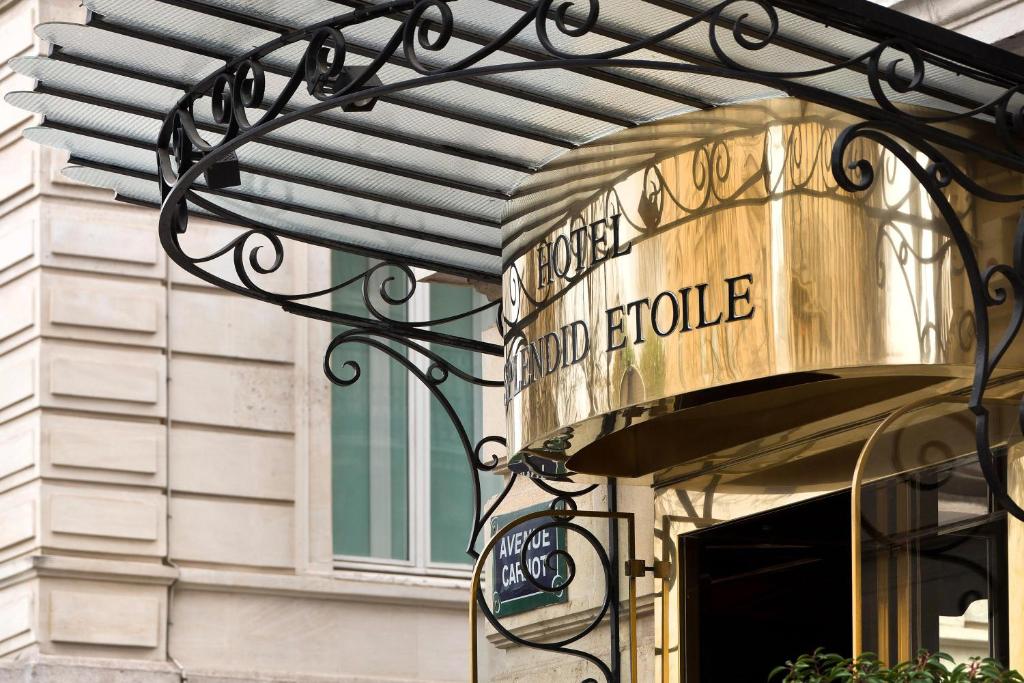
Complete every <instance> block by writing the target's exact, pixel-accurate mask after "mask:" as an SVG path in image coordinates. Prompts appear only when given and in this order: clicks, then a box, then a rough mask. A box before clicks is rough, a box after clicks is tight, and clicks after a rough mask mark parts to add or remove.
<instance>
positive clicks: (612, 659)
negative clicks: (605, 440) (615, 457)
mask: <svg viewBox="0 0 1024 683" xmlns="http://www.w3.org/2000/svg"><path fill="white" fill-rule="evenodd" d="M618 511H619V489H618V484H617V482H616V480H615V477H609V478H608V512H611V513H616V512H618ZM608 560H609V562H610V564H611V583H610V584H609V585H608V594H609V595H608V597H609V599H610V606H611V610H610V613H609V618H610V621H609V623H608V634H609V645H610V647H611V651H610V652H609V657H608V664H609V665H610V668H611V670H612V680H614V681H615V682H616V683H619V681H621V680H622V653H621V651H620V650H619V572H620V571H621V565H622V563H621V562H619V520H618V519H617V518H615V517H611V518H609V519H608Z"/></svg>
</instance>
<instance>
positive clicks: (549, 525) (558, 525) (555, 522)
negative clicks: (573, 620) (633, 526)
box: [476, 500, 618, 683]
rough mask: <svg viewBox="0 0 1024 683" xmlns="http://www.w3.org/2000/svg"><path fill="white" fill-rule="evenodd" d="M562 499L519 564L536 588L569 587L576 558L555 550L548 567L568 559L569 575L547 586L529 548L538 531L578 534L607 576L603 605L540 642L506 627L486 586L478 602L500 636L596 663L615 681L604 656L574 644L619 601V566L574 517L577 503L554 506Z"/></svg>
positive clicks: (608, 681)
mask: <svg viewBox="0 0 1024 683" xmlns="http://www.w3.org/2000/svg"><path fill="white" fill-rule="evenodd" d="M558 502H559V501H557V500H556V501H554V502H553V503H552V507H551V508H550V521H547V522H544V523H542V524H540V525H538V526H537V527H536V528H535V529H533V530H532V531H531V532H530V533H529V534H528V535H527V537H526V539H525V541H524V543H523V547H522V549H521V550H520V552H519V560H518V561H519V566H520V569H521V570H522V572H523V576H524V578H526V580H527V581H528V582H529V583H530V584H531V585H533V586H534V587H535V588H536V589H538V590H540V591H542V592H545V593H559V592H561V591H563V590H566V589H567V588H568V587H569V586H570V584H572V583H573V581H575V579H576V577H577V576H578V574H577V572H576V559H575V558H574V557H573V556H572V555H571V554H569V553H568V552H567V551H563V550H556V551H552V552H551V553H550V554H549V555H548V557H547V558H546V559H545V561H546V562H547V563H548V564H547V566H548V567H549V568H551V569H555V568H556V567H557V563H558V561H559V560H561V561H563V562H565V565H566V576H565V577H559V578H561V579H562V580H561V581H558V582H555V583H553V584H552V585H551V586H546V585H545V584H543V583H542V582H541V581H539V580H538V578H537V577H536V576H534V574H533V571H532V569H531V567H530V563H529V560H528V556H527V552H528V549H529V544H530V542H531V541H532V540H533V539H534V538H535V537H536V536H537V534H540V533H543V532H544V531H545V530H551V529H556V530H559V529H561V530H565V531H566V532H567V533H573V534H576V535H578V536H579V537H580V538H581V539H582V540H583V541H584V542H585V543H586V545H587V546H589V548H590V549H591V550H592V551H593V552H594V554H595V556H596V557H597V565H598V566H599V567H600V571H601V575H602V577H603V579H604V581H603V584H604V592H603V595H602V597H601V600H600V605H599V607H598V608H597V610H596V612H595V613H594V615H593V616H592V617H591V618H590V619H588V620H587V621H586V622H585V623H584V624H582V626H580V627H579V628H578V629H577V630H575V631H574V632H572V633H570V634H568V635H566V636H563V637H561V638H559V639H557V640H553V641H549V642H538V641H535V640H532V639H530V638H526V637H523V636H520V635H517V634H515V633H513V632H512V631H510V630H509V629H507V628H505V626H504V625H503V624H502V623H501V621H500V620H499V619H498V617H497V615H495V614H494V612H493V610H491V608H490V605H489V604H488V603H487V599H486V596H485V595H484V592H483V589H482V588H481V589H478V590H477V596H476V602H477V605H479V607H480V611H481V612H482V613H483V615H484V618H485V619H487V621H488V623H490V625H491V626H492V627H493V628H494V630H495V631H497V632H498V633H499V634H500V635H501V636H503V637H504V638H507V639H508V640H509V641H511V642H513V643H515V644H517V645H520V646H523V647H527V648H532V649H535V650H543V651H547V652H556V653H558V654H564V655H569V656H572V657H576V658H578V659H582V660H584V661H586V662H588V663H590V664H591V665H593V666H594V667H595V668H596V669H597V670H598V671H600V672H601V676H602V677H603V679H604V680H605V682H606V683H613V682H614V681H615V680H616V678H615V676H614V675H613V673H612V668H611V667H610V666H608V664H606V663H605V662H604V661H602V660H601V658H599V657H597V656H596V655H593V654H591V653H589V652H586V651H584V650H580V649H578V648H575V647H571V646H573V645H575V644H576V643H578V642H579V641H580V640H582V639H583V638H585V637H586V636H588V635H589V634H591V633H593V631H594V630H595V629H596V628H597V627H598V626H600V625H601V623H602V622H603V621H604V619H605V616H606V615H607V614H608V612H609V611H611V610H612V609H613V604H612V603H613V600H615V601H617V600H618V596H617V595H614V594H613V590H612V588H613V586H615V585H616V584H615V578H614V572H615V571H617V570H618V568H617V567H612V562H611V559H610V557H609V554H608V551H606V550H605V548H604V545H603V544H602V543H601V541H600V540H599V539H598V538H597V536H596V535H595V534H594V533H593V532H592V531H591V530H590V529H587V528H586V527H584V526H582V525H580V524H579V523H577V522H576V521H574V519H575V516H576V515H575V513H576V512H577V511H576V508H575V503H574V502H572V503H571V507H568V508H566V509H558V508H556V507H555V505H556V504H557V503H558ZM531 516H532V517H538V516H541V515H539V513H536V514H533V515H531ZM511 528H514V527H513V525H512V524H510V525H508V527H506V528H505V529H502V530H500V531H499V532H498V534H497V535H498V536H501V535H502V534H504V533H507V532H509V531H511ZM588 682H593V683H596V681H595V679H593V678H587V679H584V681H583V683H588Z"/></svg>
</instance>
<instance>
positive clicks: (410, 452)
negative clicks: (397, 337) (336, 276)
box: [331, 273, 485, 579]
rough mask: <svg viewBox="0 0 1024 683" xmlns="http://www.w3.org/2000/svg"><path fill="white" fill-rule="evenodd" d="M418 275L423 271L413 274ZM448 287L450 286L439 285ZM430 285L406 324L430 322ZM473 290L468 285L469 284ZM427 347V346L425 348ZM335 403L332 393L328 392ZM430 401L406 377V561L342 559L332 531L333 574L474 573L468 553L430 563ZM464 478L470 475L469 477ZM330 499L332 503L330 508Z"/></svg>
mask: <svg viewBox="0 0 1024 683" xmlns="http://www.w3.org/2000/svg"><path fill="white" fill-rule="evenodd" d="M417 275H418V276H421V275H422V273H417ZM438 284H449V283H438ZM433 286H434V284H433V283H431V282H429V281H423V280H422V279H421V280H420V281H419V283H418V285H417V295H416V296H414V297H413V298H412V299H411V300H410V301H409V303H408V304H407V306H408V308H407V313H408V317H409V319H410V320H429V319H430V318H431V311H430V302H431V298H430V295H431V289H432V287H433ZM465 286H466V287H469V288H470V289H471V290H472V285H471V284H467V285H465ZM472 292H473V305H474V306H477V305H479V304H480V302H479V299H480V297H481V295H480V294H479V293H478V292H476V291H475V290H472ZM481 328H482V326H481V321H480V320H479V319H478V318H477V317H474V319H473V334H474V336H475V337H479V336H480V335H481V332H482V329H481ZM427 347H428V348H429V344H428V345H427ZM407 357H408V358H409V359H410V360H411V361H412V362H413V364H414V365H415V366H416V367H417V368H419V369H420V370H421V371H423V372H427V370H428V368H429V366H430V361H429V359H427V358H424V357H422V356H420V355H418V354H416V353H408V354H407ZM473 366H474V367H473V369H474V374H476V375H479V374H480V370H481V368H480V366H481V360H480V358H479V356H478V355H477V356H474V361H473ZM474 392H475V396H476V398H477V406H478V408H479V409H478V410H476V411H475V414H474V424H473V425H467V427H470V428H471V429H472V430H473V431H472V432H471V436H472V435H473V434H477V433H479V432H480V431H481V427H482V421H483V419H482V414H483V401H484V393H485V392H483V390H482V389H481V388H480V387H475V386H474ZM332 400H333V392H332ZM433 403H434V398H433V397H432V396H431V394H430V390H429V389H427V387H426V386H424V385H423V384H422V383H420V382H418V381H416V380H415V378H412V377H410V381H409V382H408V384H407V386H406V409H407V411H408V425H407V432H406V433H407V435H408V444H407V448H406V457H407V468H408V472H407V481H408V488H407V491H406V495H407V501H408V505H407V510H408V515H409V519H408V529H409V533H408V536H409V547H408V556H409V559H407V560H397V559H391V558H386V557H363V556H353V555H342V554H337V553H333V543H334V533H336V532H335V531H334V530H333V528H332V531H331V545H332V560H333V567H334V569H335V570H348V571H362V572H377V573H389V574H401V575H418V576H430V577H439V578H457V579H465V578H469V577H470V576H471V575H472V573H473V564H474V563H473V561H472V558H471V557H470V556H469V555H467V556H466V560H467V561H466V563H452V562H434V561H431V559H430V552H431V498H430V490H431V472H430V470H431V455H432V453H431V447H432V444H431V438H430V437H431V434H430V417H431V415H430V413H431V406H432V404H433ZM331 457H332V458H333V443H332V444H331ZM467 474H468V473H467ZM333 506H334V500H333V498H332V499H331V509H332V510H333Z"/></svg>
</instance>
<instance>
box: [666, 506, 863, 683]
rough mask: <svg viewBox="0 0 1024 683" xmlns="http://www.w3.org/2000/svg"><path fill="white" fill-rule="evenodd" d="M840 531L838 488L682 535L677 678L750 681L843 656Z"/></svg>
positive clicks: (846, 575)
mask: <svg viewBox="0 0 1024 683" xmlns="http://www.w3.org/2000/svg"><path fill="white" fill-rule="evenodd" d="M849 526H850V496H849V493H848V492H842V493H838V494H833V495H829V496H825V497H823V498H818V499H815V500H812V501H808V502H804V503H798V504H796V505H792V506H789V507H786V508H784V509H781V510H773V511H771V512H768V513H764V514H759V515H755V516H753V517H748V518H745V519H742V520H738V521H735V522H728V523H725V524H721V525H718V526H715V527H713V528H710V529H706V530H703V531H696V532H693V533H690V534H686V535H684V536H682V537H681V538H680V559H681V563H680V564H681V577H680V579H681V581H682V582H683V591H681V594H682V598H683V604H682V610H681V614H682V615H683V623H682V630H681V632H682V634H683V639H682V647H683V653H682V654H683V663H684V667H683V681H684V682H685V683H737V682H738V681H742V682H743V683H748V682H749V683H758V682H761V681H767V679H768V674H769V673H770V672H771V670H772V669H774V668H775V667H776V666H779V665H780V664H783V663H784V662H785V661H786V660H787V659H794V658H796V657H798V656H799V655H800V654H802V653H805V652H812V651H813V650H814V649H815V648H817V647H824V648H826V649H827V650H828V651H830V652H846V651H847V650H849V648H850V640H851V637H852V634H851V632H850V623H851V608H850V532H849Z"/></svg>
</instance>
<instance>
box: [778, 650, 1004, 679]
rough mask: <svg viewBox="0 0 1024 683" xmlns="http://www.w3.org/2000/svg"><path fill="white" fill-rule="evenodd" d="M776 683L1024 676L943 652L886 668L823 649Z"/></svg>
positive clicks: (874, 660) (791, 665) (870, 658)
mask: <svg viewBox="0 0 1024 683" xmlns="http://www.w3.org/2000/svg"><path fill="white" fill-rule="evenodd" d="M768 680H769V681H770V682H772V683H833V682H835V683H840V682H842V683H854V682H859V683H971V682H975V683H1024V676H1021V675H1020V674H1019V673H1017V672H1016V671H1009V670H1007V669H1006V668H1005V667H1004V666H1003V665H1002V664H1000V663H999V662H997V661H995V660H994V659H979V658H975V659H972V660H971V661H970V662H967V663H966V664H956V663H955V662H954V661H953V658H952V657H950V656H949V655H947V654H944V653H942V652H937V653H934V654H933V653H930V652H925V651H921V652H919V653H918V654H917V657H915V658H914V659H913V660H912V661H909V662H902V663H900V664H896V665H894V666H892V667H888V666H886V665H885V664H884V663H882V662H880V661H879V660H878V657H876V656H875V655H873V654H871V653H865V654H864V655H862V656H861V657H858V658H856V659H851V658H848V657H843V656H841V655H836V654H830V653H826V652H824V651H823V650H821V649H818V650H815V651H814V653H813V654H809V655H801V656H800V657H799V658H798V659H796V660H795V661H789V662H786V663H785V665H783V666H780V667H776V668H775V670H773V671H772V673H771V675H770V676H769V677H768Z"/></svg>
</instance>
